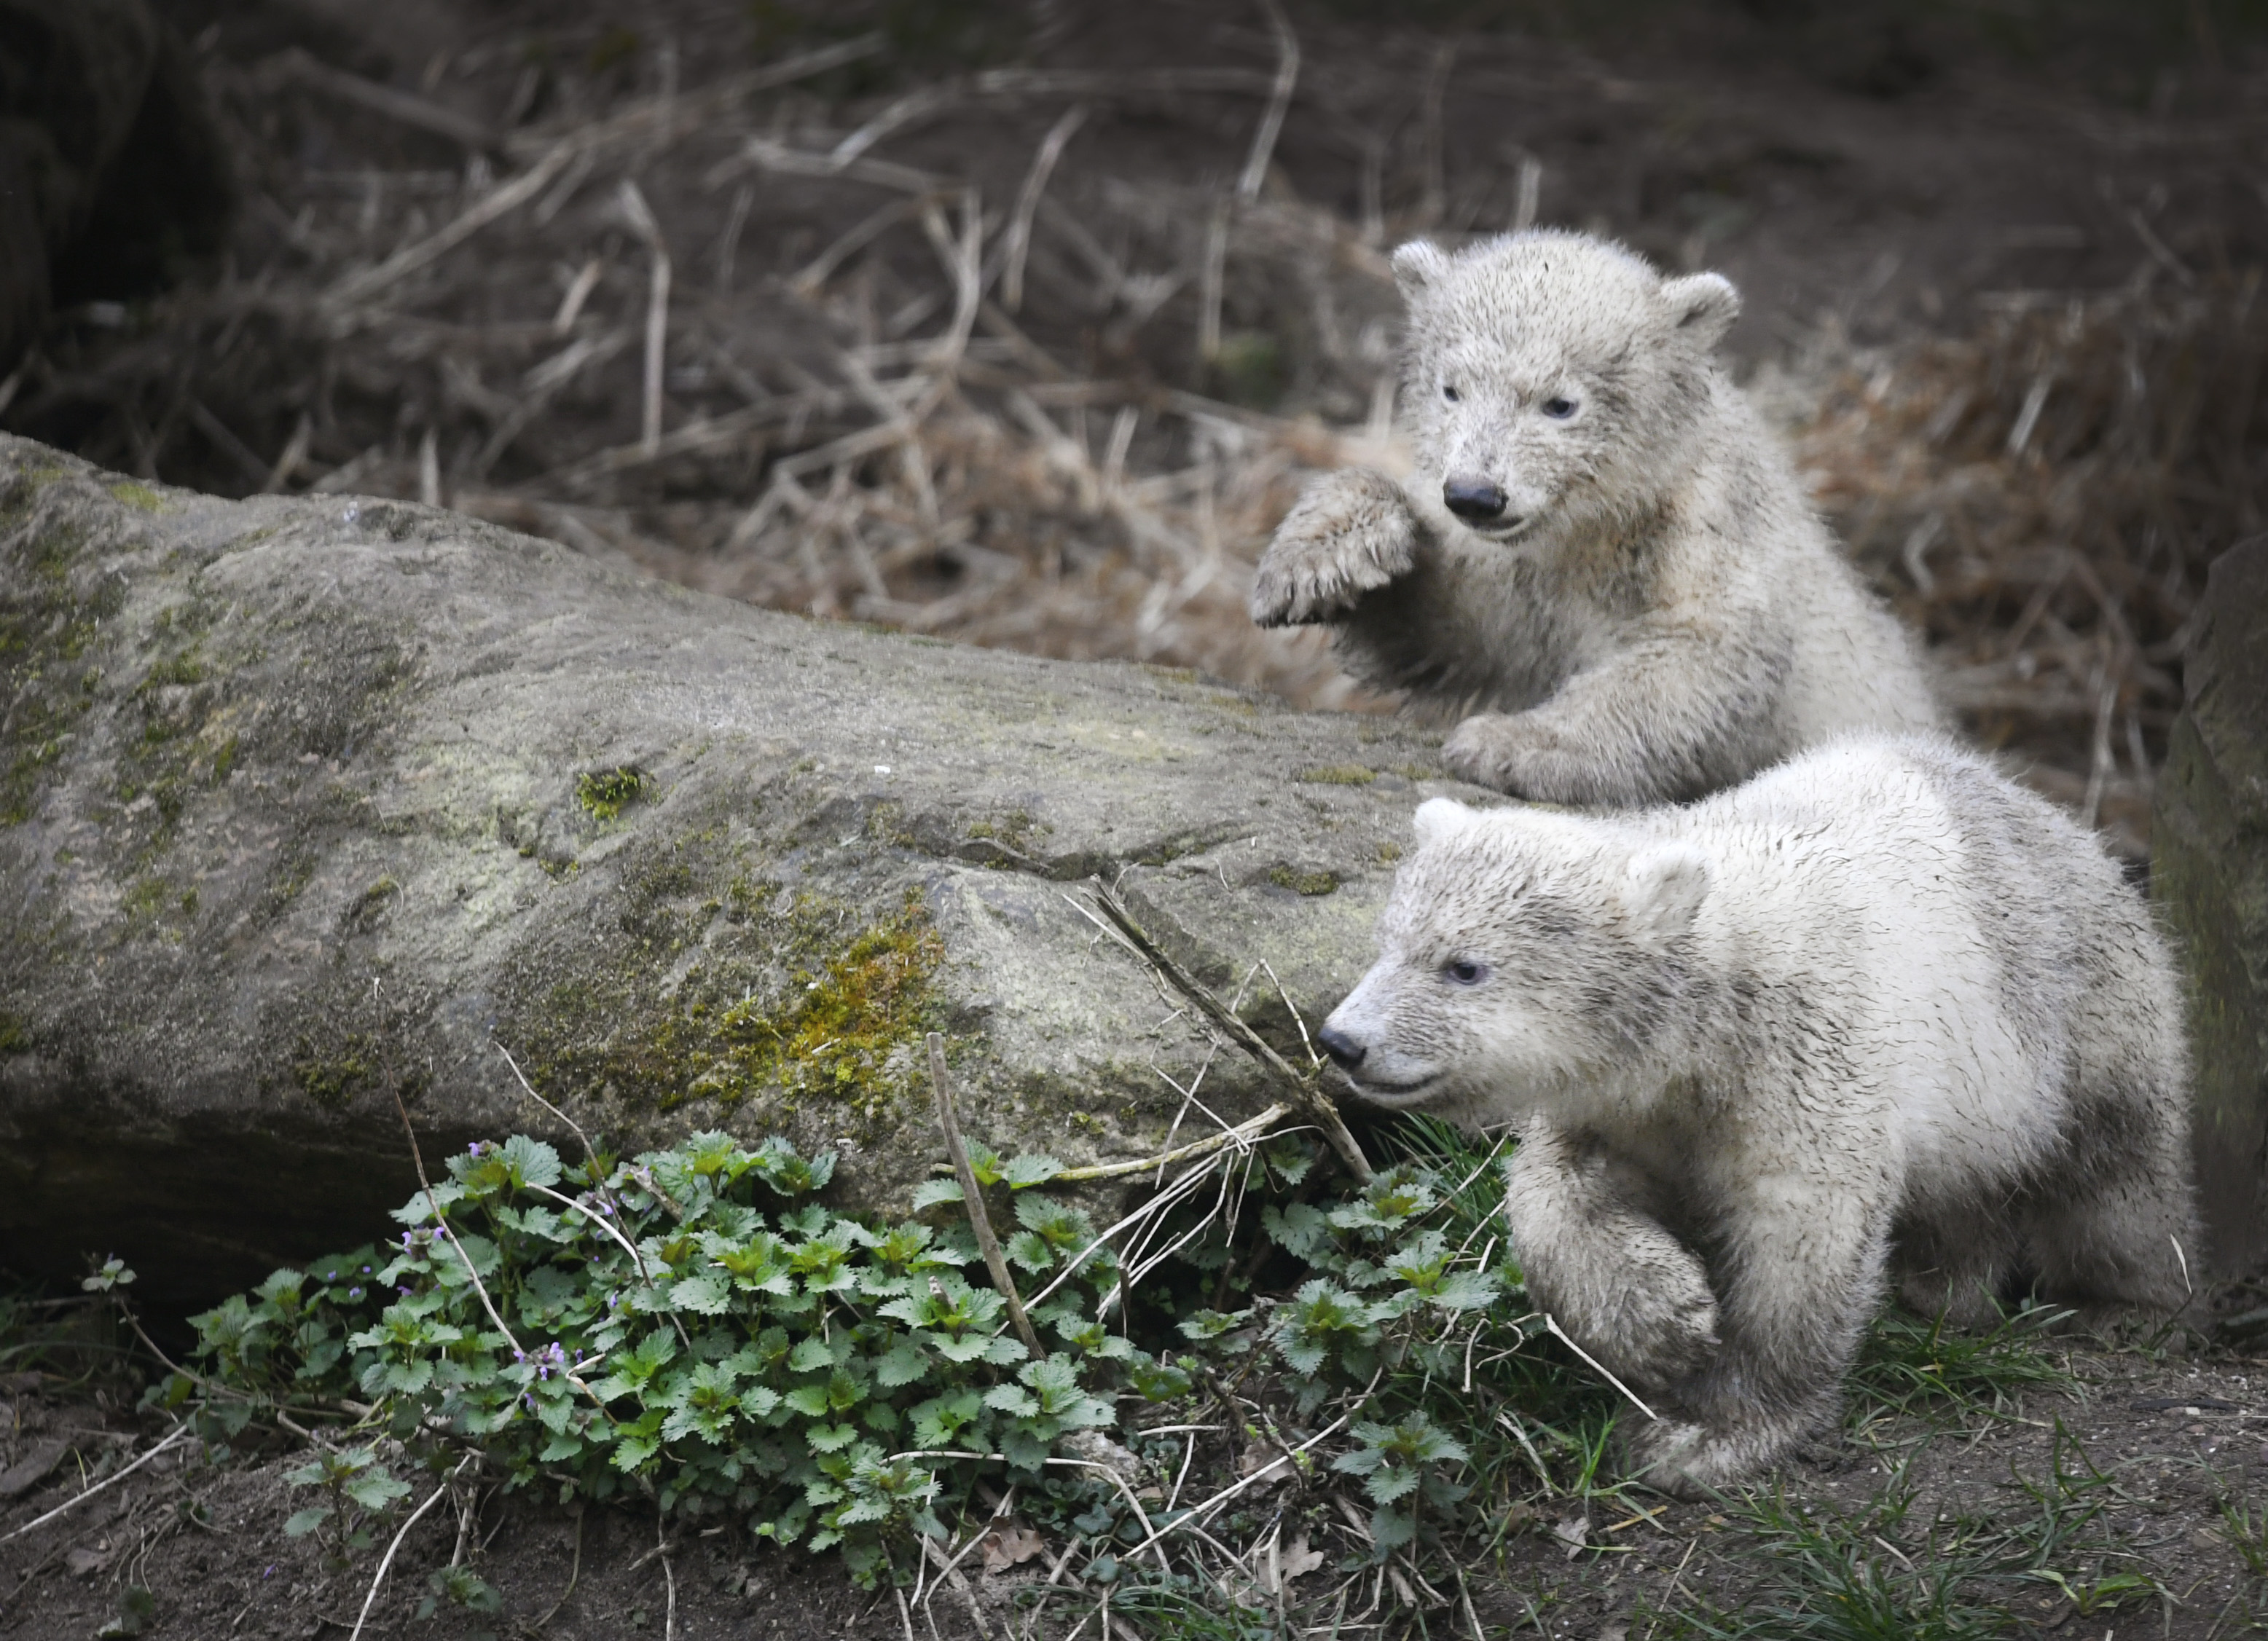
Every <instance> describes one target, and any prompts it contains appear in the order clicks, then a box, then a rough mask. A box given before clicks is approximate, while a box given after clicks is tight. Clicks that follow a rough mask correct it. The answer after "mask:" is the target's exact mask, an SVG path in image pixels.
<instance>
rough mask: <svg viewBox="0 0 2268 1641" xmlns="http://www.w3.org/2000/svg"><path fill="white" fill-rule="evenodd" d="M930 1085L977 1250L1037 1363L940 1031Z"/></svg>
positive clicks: (933, 1040) (1038, 1353)
mask: <svg viewBox="0 0 2268 1641" xmlns="http://www.w3.org/2000/svg"><path fill="white" fill-rule="evenodd" d="M929 1085H930V1088H931V1089H932V1092H934V1093H935V1094H936V1095H937V1125H938V1127H939V1128H940V1129H942V1130H945V1150H946V1155H947V1156H949V1157H951V1158H952V1159H953V1172H954V1176H955V1177H956V1178H958V1179H959V1180H960V1181H961V1202H962V1203H963V1204H964V1205H965V1206H966V1207H967V1209H968V1225H969V1229H971V1230H972V1231H974V1232H976V1248H977V1251H978V1252H979V1253H981V1254H982V1255H983V1256H984V1269H986V1270H988V1271H990V1273H991V1276H992V1285H993V1286H994V1287H995V1288H997V1289H998V1290H999V1291H1000V1297H1001V1298H1002V1299H1005V1300H1006V1301H1007V1304H1008V1320H1009V1321H1010V1322H1011V1323H1013V1325H1014V1327H1015V1329H1016V1337H1018V1338H1019V1339H1021V1340H1022V1341H1023V1342H1024V1349H1026V1350H1029V1351H1030V1352H1031V1353H1032V1359H1033V1360H1034V1361H1037V1360H1039V1359H1040V1358H1042V1357H1043V1356H1045V1355H1046V1354H1047V1352H1046V1350H1043V1349H1042V1348H1041V1345H1040V1336H1039V1335H1038V1334H1037V1333H1036V1332H1035V1331H1034V1330H1033V1328H1032V1319H1031V1318H1030V1317H1029V1316H1027V1315H1026V1314H1024V1301H1023V1300H1022V1299H1020V1298H1018V1297H1017V1294H1016V1279H1015V1277H1013V1276H1012V1275H1010V1274H1009V1270H1008V1261H1007V1257H1006V1256H1005V1255H1003V1254H1002V1253H1001V1251H1000V1239H999V1238H998V1236H997V1235H995V1234H994V1233H993V1230H992V1216H991V1215H990V1213H988V1212H986V1211H985V1208H984V1188H983V1186H982V1185H981V1184H979V1183H978V1182H977V1179H976V1166H975V1165H973V1164H972V1163H970V1161H969V1160H968V1141H966V1140H964V1139H963V1138H962V1137H961V1119H960V1117H959V1116H958V1115H956V1114H955V1113H954V1108H953V1082H952V1079H951V1078H948V1077H947V1076H946V1071H945V1039H944V1038H943V1037H941V1036H939V1034H937V1033H936V1032H932V1033H930V1034H929Z"/></svg>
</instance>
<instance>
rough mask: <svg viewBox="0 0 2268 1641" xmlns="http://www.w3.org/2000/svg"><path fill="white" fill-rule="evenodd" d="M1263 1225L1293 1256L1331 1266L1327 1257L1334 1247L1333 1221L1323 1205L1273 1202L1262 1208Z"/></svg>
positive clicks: (1270, 1237)
mask: <svg viewBox="0 0 2268 1641" xmlns="http://www.w3.org/2000/svg"><path fill="white" fill-rule="evenodd" d="M1260 1227H1261V1229H1262V1230H1263V1231H1265V1232H1267V1233H1268V1236H1269V1239H1270V1240H1271V1241H1273V1242H1274V1243H1275V1244H1276V1245H1277V1246H1278V1247H1280V1248H1282V1249H1283V1250H1284V1251H1285V1253H1287V1254H1289V1255H1292V1258H1294V1259H1298V1260H1302V1261H1305V1262H1307V1263H1308V1264H1310V1265H1318V1266H1322V1267H1323V1268H1324V1269H1329V1266H1328V1265H1327V1264H1326V1263H1325V1260H1326V1257H1327V1256H1328V1255H1329V1252H1330V1251H1331V1247H1332V1243H1331V1222H1330V1221H1329V1219H1327V1218H1324V1217H1323V1211H1322V1209H1320V1208H1317V1207H1315V1206H1314V1205H1313V1204H1311V1203H1289V1204H1287V1205H1286V1206H1285V1207H1282V1208H1278V1207H1276V1206H1274V1205H1273V1204H1270V1206H1268V1207H1266V1208H1263V1209H1262V1210H1261V1211H1260Z"/></svg>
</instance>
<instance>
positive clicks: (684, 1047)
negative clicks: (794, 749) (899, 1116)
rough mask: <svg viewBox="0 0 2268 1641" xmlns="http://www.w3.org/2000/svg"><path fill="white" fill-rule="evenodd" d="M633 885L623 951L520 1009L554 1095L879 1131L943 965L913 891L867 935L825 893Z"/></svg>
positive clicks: (669, 877) (669, 881) (649, 882)
mask: <svg viewBox="0 0 2268 1641" xmlns="http://www.w3.org/2000/svg"><path fill="white" fill-rule="evenodd" d="M664 864H665V865H666V864H670V863H664ZM697 875H699V874H696V876H697ZM626 887H629V888H630V890H631V894H632V899H633V902H634V903H633V905H632V906H631V907H630V909H627V910H626V911H625V913H624V916H623V918H622V924H621V928H622V935H623V938H622V940H621V941H620V943H619V944H618V945H617V946H616V947H615V948H614V949H612V950H610V951H607V952H605V953H601V954H600V960H598V961H596V962H593V963H587V964H584V965H580V966H578V970H577V971H576V972H575V973H574V974H572V975H571V976H570V977H567V978H563V979H561V980H559V981H557V982H556V983H554V984H553V985H552V986H551V987H550V988H549V990H547V991H546V992H545V993H543V994H542V995H541V997H537V998H534V999H531V1001H530V1003H529V1004H524V1005H522V1006H520V1007H519V1008H517V1009H515V1010H514V1012H515V1013H516V1014H518V1015H519V1017H520V1019H521V1020H522V1022H524V1023H523V1024H522V1025H521V1026H519V1027H517V1028H516V1029H518V1030H519V1032H520V1033H521V1034H522V1041H526V1042H527V1045H528V1048H529V1051H530V1060H531V1063H530V1066H529V1075H530V1076H531V1078H534V1079H535V1081H536V1083H537V1086H538V1087H539V1089H541V1091H542V1092H543V1093H545V1094H546V1095H547V1097H550V1098H569V1099H574V1098H590V1097H593V1096H595V1097H600V1098H609V1099H613V1100H619V1101H622V1102H623V1103H625V1104H627V1105H629V1106H630V1107H634V1108H642V1109H644V1110H647V1111H666V1110H670V1109H673V1108H674V1107H678V1106H681V1105H683V1104H685V1103H687V1102H689V1101H693V1100H716V1101H718V1103H719V1104H721V1105H723V1106H725V1107H734V1106H738V1105H740V1103H741V1102H743V1101H746V1100H755V1099H759V1098H767V1097H768V1098H770V1099H772V1100H775V1101H777V1108H778V1109H779V1110H781V1111H782V1112H792V1111H794V1110H795V1109H797V1108H798V1107H799V1105H800V1103H801V1102H802V1101H804V1100H809V1099H816V1100H821V1101H822V1102H824V1103H825V1104H826V1105H827V1106H828V1107H829V1110H828V1119H827V1120H828V1122H830V1123H836V1122H849V1123H854V1124H856V1123H865V1124H868V1125H873V1124H876V1123H879V1122H880V1120H881V1119H882V1117H883V1116H884V1115H885V1114H886V1113H887V1112H888V1111H889V1110H890V1109H892V1108H893V1107H895V1105H896V1104H897V1103H898V1101H899V1100H900V1098H901V1096H902V1094H903V1093H904V1092H905V1083H906V1078H907V1073H906V1072H905V1071H903V1070H902V1069H901V1068H899V1067H895V1066H894V1065H893V1064H892V1060H893V1056H895V1055H896V1054H897V1051H898V1050H900V1049H904V1048H906V1047H907V1046H909V1044H912V1043H915V1042H917V1041H919V1040H920V1038H921V1035H922V1034H923V1033H924V1031H926V1030H927V1029H929V1027H930V1026H931V1024H932V1014H933V1005H934V1002H935V985H934V978H935V975H936V972H937V969H938V967H939V964H940V963H941V962H942V961H943V960H944V957H945V943H944V940H943V938H941V937H940V936H939V934H938V932H937V930H936V929H935V927H934V926H933V925H932V923H931V920H930V917H929V913H928V910H927V909H926V908H925V907H924V905H923V903H922V901H921V900H920V898H919V896H918V895H917V894H909V895H908V897H907V898H906V900H905V901H903V902H902V903H901V904H900V905H899V906H898V907H897V908H896V909H895V911H893V912H892V913H891V914H890V915H888V916H886V917H884V918H883V919H881V920H880V921H879V922H866V923H864V924H860V923H859V922H858V921H856V920H853V919H852V918H851V916H849V915H848V914H849V909H848V908H847V907H845V906H844V905H843V904H842V903H841V902H839V901H834V900H831V899H829V898H828V897H825V896H821V895H816V894H797V895H795V896H794V897H793V898H792V901H787V902H786V903H784V904H782V903H781V901H782V895H781V892H780V891H779V890H778V889H777V888H776V887H774V886H772V885H770V884H765V883H762V882H756V881H752V880H751V879H749V878H747V875H746V874H745V873H743V874H740V875H738V876H736V877H735V878H734V879H733V880H732V883H731V885H730V887H729V888H727V890H726V891H725V894H723V895H721V896H711V898H709V899H706V900H703V899H700V898H699V890H698V888H697V887H695V886H694V885H692V884H690V883H682V882H679V881H677V880H676V877H675V875H674V874H672V873H669V872H666V871H660V870H650V871H647V872H643V873H641V874H638V876H637V880H636V881H635V882H633V883H630V884H626ZM718 915H722V916H725V918H726V919H728V922H729V925H730V926H729V927H728V928H727V929H726V930H725V931H723V932H722V933H712V934H711V937H710V938H707V939H706V940H705V941H703V946H704V949H703V952H702V954H701V958H700V960H698V961H696V962H695V963H694V964H693V965H692V966H691V967H690V968H688V969H687V970H686V971H685V973H684V975H683V976H682V978H681V980H680V981H679V982H678V983H677V985H676V986H675V988H674V990H672V991H669V992H666V993H665V990H664V984H663V980H662V976H663V975H665V974H666V973H667V971H668V968H669V967H670V962H671V959H672V957H673V954H674V953H681V952H682V951H684V950H685V949H686V947H687V946H689V944H692V943H694V942H695V941H696V940H697V939H701V938H702V937H701V932H700V931H701V930H702V929H703V926H704V925H706V924H708V922H709V920H710V919H711V918H712V917H715V916H718Z"/></svg>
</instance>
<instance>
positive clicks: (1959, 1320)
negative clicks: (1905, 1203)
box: [1890, 1203, 2020, 1329]
mask: <svg viewBox="0 0 2268 1641" xmlns="http://www.w3.org/2000/svg"><path fill="white" fill-rule="evenodd" d="M2019 1244H2020V1237H2019V1233H2018V1232H2017V1228H2016V1226H2015V1225H2014V1222H2013V1220H2012V1219H2011V1218H2010V1217H2009V1216H2008V1215H2007V1213H2006V1212H2004V1211H1999V1209H1998V1207H1997V1205H1996V1204H1984V1203H1962V1204H1958V1205H1937V1204H1933V1205H1930V1206H1928V1207H1922V1208H1915V1207H1911V1206H1910V1207H1909V1208H1908V1210H1907V1211H1906V1213H1905V1214H1904V1216H1902V1217H1901V1218H1900V1219H1899V1221H1898V1225H1897V1229H1896V1232H1895V1233H1892V1237H1891V1244H1890V1280H1891V1284H1892V1286H1893V1287H1894V1288H1895V1289H1896V1292H1897V1296H1898V1299H1899V1301H1900V1302H1901V1303H1902V1304H1904V1306H1905V1307H1906V1308H1907V1309H1908V1310H1910V1311H1911V1312H1913V1313H1914V1314H1916V1315H1917V1316H1920V1317H1923V1318H1926V1319H1927V1320H1930V1321H1935V1320H1936V1319H1938V1318H1940V1317H1942V1318H1944V1320H1945V1321H1946V1322H1947V1323H1948V1325H1950V1326H1952V1327H1955V1328H1979V1329H1982V1328H1992V1327H1993V1326H1995V1325H1997V1324H1998V1323H1999V1320H2000V1307H1999V1295H2000V1287H2001V1284H2002V1283H2004V1282H2005V1281H2006V1280H2007V1277H2008V1274H2009V1272H2010V1271H2011V1270H2012V1269H2014V1266H2015V1263H2016V1258H2017V1254H2018V1250H2019Z"/></svg>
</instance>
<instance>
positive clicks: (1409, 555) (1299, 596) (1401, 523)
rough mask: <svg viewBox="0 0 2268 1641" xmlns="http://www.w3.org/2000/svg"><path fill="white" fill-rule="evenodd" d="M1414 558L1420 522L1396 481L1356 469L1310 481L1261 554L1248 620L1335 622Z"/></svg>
mask: <svg viewBox="0 0 2268 1641" xmlns="http://www.w3.org/2000/svg"><path fill="white" fill-rule="evenodd" d="M1417 562H1418V520H1417V517H1416V515H1414V514H1413V513H1411V511H1410V504H1409V503H1408V501H1406V500H1405V499H1403V494H1402V490H1401V487H1400V486H1398V485H1396V484H1395V482H1394V481H1393V480H1391V479H1388V478H1386V477H1384V476H1383V475H1380V474H1376V473H1366V472H1365V471H1363V470H1362V469H1361V468H1359V467H1347V468H1344V469H1342V470H1341V471H1339V472H1337V473H1332V474H1327V475H1324V476H1323V477H1322V478H1321V479H1318V480H1317V481H1316V482H1314V483H1313V484H1311V485H1309V486H1308V487H1307V490H1306V492H1305V493H1304V494H1303V495H1301V496H1300V499H1299V501H1298V503H1297V504H1295V505H1294V506H1293V507H1292V511H1290V512H1289V513H1288V514H1286V515H1285V519H1284V522H1283V523H1282V524H1281V525H1279V526H1277V530H1276V536H1275V539H1274V540H1273V541H1270V542H1269V543H1268V551H1267V552H1266V553H1265V554H1263V556H1261V560H1260V568H1259V569H1258V570H1256V572H1255V573H1254V575H1253V578H1252V606H1251V607H1252V619H1253V620H1254V621H1255V622H1258V623H1259V624H1260V625H1261V626H1263V627H1296V626H1300V625H1302V624H1304V623H1307V622H1320V621H1332V620H1336V619H1337V618H1338V617H1340V616H1343V615H1344V614H1346V613H1347V612H1348V611H1350V610H1351V609H1352V608H1353V607H1354V606H1355V602H1356V600H1359V598H1361V596H1362V595H1363V594H1364V593H1366V592H1372V591H1373V590H1374V589H1376V588H1379V587H1382V586H1384V585H1387V583H1388V582H1390V581H1392V580H1394V579H1395V578H1397V577H1401V576H1404V575H1407V574H1408V573H1409V572H1410V568H1411V566H1413V565H1414V564H1416V563H1417Z"/></svg>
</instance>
